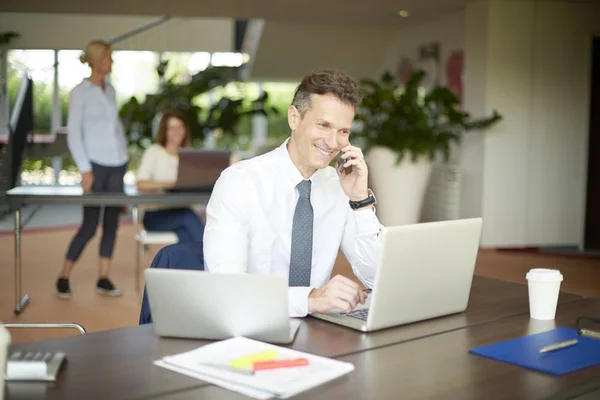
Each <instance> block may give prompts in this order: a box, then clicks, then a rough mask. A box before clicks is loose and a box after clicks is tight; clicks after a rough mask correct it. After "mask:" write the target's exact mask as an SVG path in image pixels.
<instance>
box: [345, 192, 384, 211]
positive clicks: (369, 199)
mask: <svg viewBox="0 0 600 400" xmlns="http://www.w3.org/2000/svg"><path fill="white" fill-rule="evenodd" d="M368 192H369V197H367V198H366V199H364V200H360V201H352V200H350V201H348V203H350V208H351V209H353V210H358V209H359V208H363V207H366V206H370V205H371V204H377V199H376V198H375V195H374V194H373V191H372V190H371V189H368Z"/></svg>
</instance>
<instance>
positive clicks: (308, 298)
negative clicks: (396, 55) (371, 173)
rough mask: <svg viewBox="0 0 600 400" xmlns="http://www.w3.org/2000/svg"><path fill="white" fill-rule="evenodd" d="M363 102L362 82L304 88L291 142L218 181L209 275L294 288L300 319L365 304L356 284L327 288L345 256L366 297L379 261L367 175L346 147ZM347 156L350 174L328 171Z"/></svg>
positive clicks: (356, 152)
mask: <svg viewBox="0 0 600 400" xmlns="http://www.w3.org/2000/svg"><path fill="white" fill-rule="evenodd" d="M361 99H362V98H361V95H360V90H359V86H358V84H357V82H356V80H354V79H353V78H351V77H349V76H348V75H346V74H345V73H344V72H342V71H339V70H333V69H325V70H319V71H315V72H314V73H312V74H310V75H308V76H306V77H305V78H304V79H303V80H302V82H301V83H300V85H299V86H298V88H297V89H296V93H295V95H294V99H293V101H292V105H291V106H290V107H289V109H288V123H289V126H290V128H291V137H290V138H289V139H287V140H286V141H285V142H284V143H283V144H282V145H281V146H280V147H279V148H277V149H275V150H273V151H271V152H269V153H266V154H264V155H262V156H258V157H255V158H252V159H250V160H244V161H241V162H238V163H236V164H233V165H232V166H230V167H229V168H227V169H226V170H225V171H224V172H223V173H222V174H221V176H220V178H219V180H218V181H217V183H216V185H215V188H214V191H213V193H212V195H211V198H210V201H209V203H208V205H207V208H206V218H207V221H206V229H205V233H204V257H205V269H206V270H208V271H214V272H233V273H236V272H237V273H241V272H247V273H253V274H264V275H278V276H283V277H285V278H287V279H288V282H289V313H290V316H294V317H302V316H306V315H307V314H308V313H316V312H327V311H329V310H332V309H341V310H344V311H350V310H352V309H353V308H354V307H355V306H356V305H357V304H359V303H361V304H364V301H365V299H366V296H367V295H366V292H365V291H363V290H361V288H360V286H359V285H358V284H357V283H356V282H354V281H352V280H351V279H348V278H346V277H344V276H341V275H337V276H335V277H333V278H332V279H331V280H329V277H330V276H331V271H332V269H333V265H334V263H335V260H336V257H337V254H338V250H339V249H340V247H341V249H342V251H343V252H344V254H345V256H346V258H347V259H348V261H349V262H350V265H351V267H352V270H353V272H354V274H355V275H356V276H357V277H358V278H359V279H360V281H361V282H363V283H364V285H365V286H366V287H372V285H373V281H374V278H375V267H376V265H377V260H378V257H379V248H380V235H379V234H380V232H381V228H382V225H381V224H380V223H379V220H378V219H377V216H376V215H375V209H374V203H375V199H374V196H373V193H372V192H371V191H370V190H369V189H368V186H367V180H368V179H367V178H368V169H367V165H366V163H365V161H364V157H363V154H362V151H361V150H360V149H359V148H358V147H355V146H352V145H351V144H350V141H349V137H350V129H351V126H352V121H353V120H354V114H355V109H356V107H357V106H358V105H359V104H360V101H361ZM340 152H342V158H343V159H344V160H345V163H344V167H345V168H347V167H351V171H350V170H344V171H343V172H340V169H339V168H337V167H336V168H333V167H330V166H329V165H330V163H331V162H332V161H333V159H334V158H335V157H336V156H337V155H338V154H339V153H340ZM336 165H337V164H336Z"/></svg>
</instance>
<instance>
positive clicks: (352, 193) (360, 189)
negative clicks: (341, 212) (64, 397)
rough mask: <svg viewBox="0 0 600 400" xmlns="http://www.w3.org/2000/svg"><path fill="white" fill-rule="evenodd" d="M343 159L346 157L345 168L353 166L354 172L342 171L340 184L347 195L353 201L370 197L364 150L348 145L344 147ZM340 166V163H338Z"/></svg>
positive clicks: (339, 174)
mask: <svg viewBox="0 0 600 400" xmlns="http://www.w3.org/2000/svg"><path fill="white" fill-rule="evenodd" d="M342 159H344V161H345V162H344V168H347V167H350V166H352V172H351V173H350V174H346V171H345V170H342V172H341V173H340V171H339V169H337V173H338V176H339V178H340V184H341V185H342V189H344V193H346V196H348V197H349V198H350V200H352V201H361V200H364V199H366V198H367V197H369V191H368V177H369V170H368V168H367V163H366V162H365V156H364V155H363V153H362V150H361V149H359V148H358V147H356V146H352V145H348V146H346V147H344V148H343V149H342ZM338 168H339V165H338Z"/></svg>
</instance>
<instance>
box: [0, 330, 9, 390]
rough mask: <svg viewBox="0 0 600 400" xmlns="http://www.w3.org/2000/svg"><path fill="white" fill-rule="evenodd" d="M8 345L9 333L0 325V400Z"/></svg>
mask: <svg viewBox="0 0 600 400" xmlns="http://www.w3.org/2000/svg"><path fill="white" fill-rule="evenodd" d="M9 345H10V333H8V330H7V329H6V328H5V327H3V326H2V324H0V400H3V399H4V374H6V358H7V355H8V346H9Z"/></svg>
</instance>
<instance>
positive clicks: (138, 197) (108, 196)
mask: <svg viewBox="0 0 600 400" xmlns="http://www.w3.org/2000/svg"><path fill="white" fill-rule="evenodd" d="M210 194H211V192H208V191H207V192H193V193H191V192H187V193H152V194H148V193H140V192H138V191H137V187H136V186H135V185H125V188H124V193H86V194H83V190H82V188H81V186H54V185H32V186H19V187H16V188H13V189H11V190H9V191H7V192H6V196H7V197H8V199H9V201H11V202H13V203H18V204H19V205H20V204H52V203H59V204H85V205H129V204H170V205H187V204H199V203H207V202H208V199H209V197H210Z"/></svg>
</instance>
